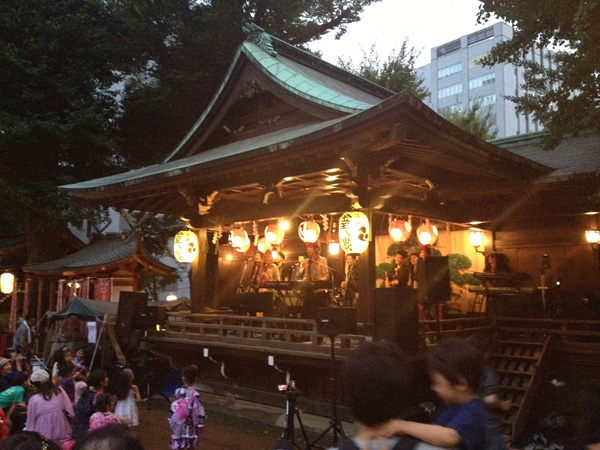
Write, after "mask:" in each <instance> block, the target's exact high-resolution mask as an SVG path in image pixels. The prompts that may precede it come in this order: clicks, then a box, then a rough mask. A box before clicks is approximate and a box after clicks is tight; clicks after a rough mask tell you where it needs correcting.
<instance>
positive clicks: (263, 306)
mask: <svg viewBox="0 0 600 450" xmlns="http://www.w3.org/2000/svg"><path fill="white" fill-rule="evenodd" d="M227 307H229V308H231V309H232V310H233V312H234V313H236V314H244V315H245V314H256V313H259V312H261V313H263V314H264V315H265V316H268V315H270V314H271V313H272V312H273V293H272V292H247V293H245V294H233V295H232V296H231V297H230V298H229V301H228V302H227Z"/></svg>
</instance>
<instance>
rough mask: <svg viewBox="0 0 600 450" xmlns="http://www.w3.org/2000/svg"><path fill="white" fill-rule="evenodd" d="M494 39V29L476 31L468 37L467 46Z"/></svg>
mask: <svg viewBox="0 0 600 450" xmlns="http://www.w3.org/2000/svg"><path fill="white" fill-rule="evenodd" d="M493 37H494V27H488V28H486V29H484V30H481V31H476V32H475V33H471V34H469V35H468V36H467V45H473V44H476V43H478V42H481V41H485V40H486V39H489V38H493Z"/></svg>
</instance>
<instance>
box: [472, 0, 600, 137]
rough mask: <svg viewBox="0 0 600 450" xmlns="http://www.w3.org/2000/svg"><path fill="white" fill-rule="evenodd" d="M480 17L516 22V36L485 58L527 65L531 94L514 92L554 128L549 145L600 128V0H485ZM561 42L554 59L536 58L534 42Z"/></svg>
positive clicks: (489, 61)
mask: <svg viewBox="0 0 600 450" xmlns="http://www.w3.org/2000/svg"><path fill="white" fill-rule="evenodd" d="M480 2H481V5H479V8H480V10H479V14H478V21H479V22H480V23H484V22H486V21H488V20H489V19H490V18H491V17H492V14H494V15H495V16H497V17H499V18H501V19H503V20H504V21H506V22H507V23H509V24H511V25H512V26H513V28H515V34H514V37H513V39H512V40H510V41H505V42H502V43H501V44H498V45H497V46H496V47H494V49H493V50H492V51H491V53H490V54H489V55H488V56H487V57H486V58H485V59H484V60H483V62H484V63H485V64H487V65H493V64H497V63H500V62H505V63H511V64H514V65H515V66H518V67H523V68H525V69H526V74H525V83H524V85H523V88H524V90H525V95H523V96H521V97H509V98H510V99H511V100H512V101H514V102H515V103H516V104H517V107H518V110H519V111H520V112H522V113H524V114H532V115H533V116H534V117H535V119H536V120H538V121H539V122H540V123H542V124H543V125H544V126H545V127H546V128H547V129H548V131H549V132H550V135H549V136H547V137H546V138H545V141H544V146H545V147H546V148H554V147H556V146H557V145H558V144H559V143H560V142H561V140H562V139H563V138H564V137H565V135H568V134H570V133H574V134H576V133H577V132H579V131H582V130H586V129H596V130H598V128H600V89H598V86H600V59H599V58H598V55H599V54H600V26H598V17H600V2H598V1H597V0H594V1H586V0H573V1H569V2H565V1H563V0H545V1H543V2H536V3H535V6H532V3H530V2H522V1H519V0H480ZM544 46H550V47H553V48H556V51H555V53H554V54H553V55H552V62H553V64H552V65H551V66H549V65H548V64H547V62H545V63H544V64H540V61H539V59H536V60H535V61H532V60H531V57H530V56H529V55H528V52H529V51H530V50H532V49H533V48H534V47H538V48H541V47H544Z"/></svg>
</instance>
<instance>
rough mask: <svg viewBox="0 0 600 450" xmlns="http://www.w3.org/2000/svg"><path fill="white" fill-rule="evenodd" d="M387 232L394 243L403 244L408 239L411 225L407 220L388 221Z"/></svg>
mask: <svg viewBox="0 0 600 450" xmlns="http://www.w3.org/2000/svg"><path fill="white" fill-rule="evenodd" d="M388 231H389V233H390V237H391V238H392V240H393V241H394V242H405V241H406V240H407V239H408V238H409V237H410V233H411V232H412V225H411V224H410V221H408V220H399V219H396V220H390V224H389V227H388Z"/></svg>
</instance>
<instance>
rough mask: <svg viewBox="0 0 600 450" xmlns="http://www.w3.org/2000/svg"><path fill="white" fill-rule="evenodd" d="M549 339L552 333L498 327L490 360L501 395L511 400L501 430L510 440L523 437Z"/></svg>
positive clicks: (514, 440)
mask: <svg viewBox="0 0 600 450" xmlns="http://www.w3.org/2000/svg"><path fill="white" fill-rule="evenodd" d="M550 339H551V335H549V334H542V333H539V332H533V331H532V332H527V331H525V332H523V330H522V329H521V330H513V329H502V328H501V329H498V334H497V336H496V340H495V342H494V345H493V348H492V354H491V355H490V361H489V362H490V364H491V365H492V367H494V369H495V370H496V372H497V373H498V377H499V381H500V386H501V388H502V390H501V393H500V396H501V398H503V399H505V400H510V401H511V408H510V410H509V411H508V413H507V414H506V419H505V422H504V424H505V430H504V431H505V434H508V435H509V436H510V437H511V439H512V440H513V442H519V441H520V440H521V438H522V437H523V432H524V431H525V426H526V424H527V420H528V417H529V413H530V412H531V409H532V406H533V403H534V399H535V396H536V393H537V392H538V390H539V387H540V384H541V382H542V375H541V373H542V367H543V363H544V355H545V353H546V349H547V348H548V344H549V342H550Z"/></svg>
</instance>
